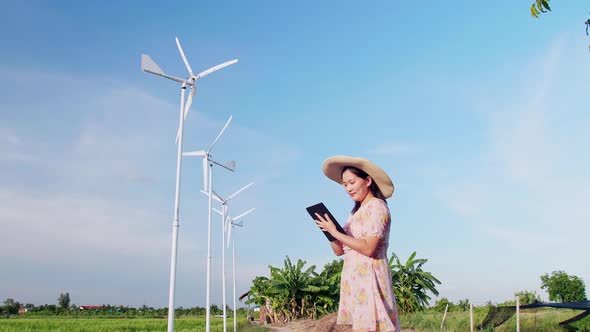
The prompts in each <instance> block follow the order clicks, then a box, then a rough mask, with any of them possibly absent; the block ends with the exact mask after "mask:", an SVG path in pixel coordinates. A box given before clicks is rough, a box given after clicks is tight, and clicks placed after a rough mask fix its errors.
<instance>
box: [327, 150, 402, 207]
mask: <svg viewBox="0 0 590 332" xmlns="http://www.w3.org/2000/svg"><path fill="white" fill-rule="evenodd" d="M346 166H352V167H356V168H358V169H361V170H363V171H364V172H365V173H367V174H369V176H370V177H371V178H372V179H373V181H374V182H375V184H377V186H378V187H379V189H380V190H381V192H382V193H383V195H384V196H385V198H389V197H391V195H393V191H394V186H393V182H392V181H391V179H390V178H389V175H387V173H385V171H384V170H382V169H381V168H380V167H379V166H377V165H375V164H374V163H373V162H371V161H370V160H368V159H365V158H359V157H351V156H333V157H330V158H328V159H326V160H325V161H324V163H323V164H322V171H323V172H324V174H325V175H326V176H327V177H328V178H329V179H331V180H333V181H335V182H336V183H338V184H342V170H343V169H344V168H345V167H346Z"/></svg>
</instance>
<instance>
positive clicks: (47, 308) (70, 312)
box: [0, 298, 247, 318]
mask: <svg viewBox="0 0 590 332" xmlns="http://www.w3.org/2000/svg"><path fill="white" fill-rule="evenodd" d="M19 310H20V313H19ZM226 313H227V315H228V317H232V316H233V310H231V308H229V307H227V308H226ZM246 313H247V310H246V309H245V308H238V310H237V315H239V316H246ZM205 314H206V308H204V307H193V308H183V307H178V308H176V309H175V316H177V317H178V316H205ZM15 315H20V316H24V317H47V316H65V317H109V318H117V317H120V318H134V317H141V318H165V317H167V316H168V308H167V307H165V308H153V307H148V306H145V305H144V306H141V307H138V308H135V307H131V306H123V305H109V304H103V305H99V306H92V307H91V308H89V309H81V307H79V306H76V305H71V306H68V307H62V306H60V305H55V304H44V305H39V306H35V305H33V304H21V303H20V302H18V301H14V300H13V299H10V298H9V299H6V300H5V301H4V305H3V306H0V317H2V318H8V317H10V316H15ZM211 315H213V316H214V315H223V309H222V308H220V307H218V306H217V305H212V306H211Z"/></svg>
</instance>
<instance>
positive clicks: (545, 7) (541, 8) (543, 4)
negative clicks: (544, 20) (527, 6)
mask: <svg viewBox="0 0 590 332" xmlns="http://www.w3.org/2000/svg"><path fill="white" fill-rule="evenodd" d="M548 11H551V8H550V7H549V0H536V1H535V2H533V4H532V5H531V15H532V16H533V17H534V18H539V15H540V14H541V13H546V12H548Z"/></svg>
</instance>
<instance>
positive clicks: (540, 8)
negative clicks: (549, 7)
mask: <svg viewBox="0 0 590 332" xmlns="http://www.w3.org/2000/svg"><path fill="white" fill-rule="evenodd" d="M542 1H543V0H537V8H538V9H539V10H540V11H541V13H544V12H545V9H543V4H542Z"/></svg>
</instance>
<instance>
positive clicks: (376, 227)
mask: <svg viewBox="0 0 590 332" xmlns="http://www.w3.org/2000/svg"><path fill="white" fill-rule="evenodd" d="M363 217H364V220H363V232H362V233H363V237H365V236H377V237H379V238H383V236H384V235H385V230H386V227H388V226H389V222H390V221H391V218H390V216H389V209H388V208H387V204H386V203H385V202H383V201H381V200H375V201H374V202H371V204H370V205H369V206H367V209H366V210H365V215H364V216H363Z"/></svg>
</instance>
